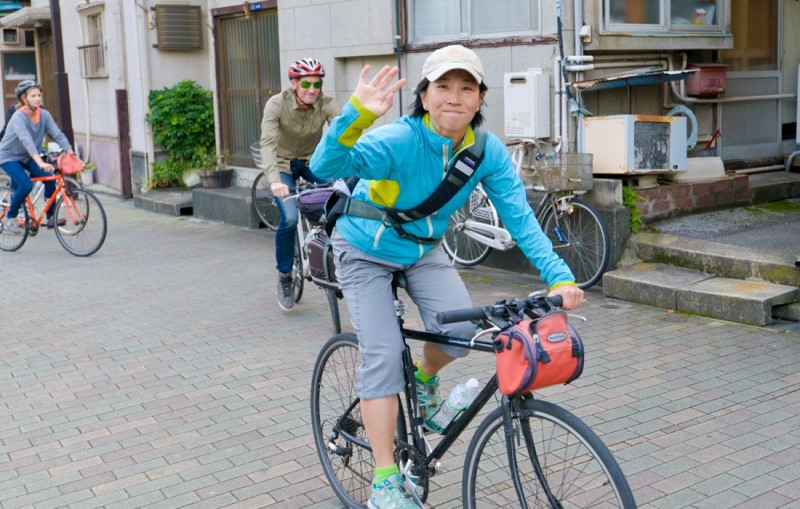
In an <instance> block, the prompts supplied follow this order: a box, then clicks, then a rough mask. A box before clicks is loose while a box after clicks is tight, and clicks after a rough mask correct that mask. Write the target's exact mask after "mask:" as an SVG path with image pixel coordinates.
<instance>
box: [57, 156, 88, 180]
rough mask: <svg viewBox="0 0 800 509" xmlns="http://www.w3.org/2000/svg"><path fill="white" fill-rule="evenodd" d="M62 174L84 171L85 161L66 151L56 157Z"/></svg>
mask: <svg viewBox="0 0 800 509" xmlns="http://www.w3.org/2000/svg"><path fill="white" fill-rule="evenodd" d="M56 166H57V167H58V169H59V170H60V171H61V174H62V175H75V174H77V173H80V172H82V171H83V166H84V165H83V162H82V161H81V160H80V159H78V156H76V155H75V154H69V153H64V154H62V155H60V156H59V157H58V159H56Z"/></svg>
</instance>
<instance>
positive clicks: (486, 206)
mask: <svg viewBox="0 0 800 509" xmlns="http://www.w3.org/2000/svg"><path fill="white" fill-rule="evenodd" d="M467 221H475V222H477V223H482V224H487V225H490V226H499V224H500V219H499V218H498V216H497V211H495V209H494V207H492V204H491V203H490V202H489V198H488V197H487V196H486V194H485V193H484V192H483V190H482V189H481V188H480V187H476V188H475V190H474V191H473V192H472V193H471V194H470V196H469V199H468V200H467V202H466V203H465V204H464V205H463V206H461V207H460V208H459V209H458V210H456V211H455V212H454V213H453V215H452V216H450V223H449V226H448V228H447V231H446V232H445V234H444V238H443V241H444V242H443V245H444V249H445V251H446V252H447V254H448V256H450V258H451V259H453V260H454V261H455V262H456V263H459V264H461V265H465V266H472V265H478V264H479V263H481V262H483V261H484V260H485V259H486V258H487V257H488V256H489V253H490V251H491V248H490V247H489V246H487V245H486V244H484V243H482V242H480V241H479V240H478V239H475V238H473V237H470V236H469V235H467V234H466V233H465V231H464V230H465V226H466V224H467Z"/></svg>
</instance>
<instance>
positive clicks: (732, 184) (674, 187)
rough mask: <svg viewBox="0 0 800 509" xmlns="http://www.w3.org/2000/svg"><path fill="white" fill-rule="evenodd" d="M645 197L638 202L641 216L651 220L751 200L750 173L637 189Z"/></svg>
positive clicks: (744, 202)
mask: <svg viewBox="0 0 800 509" xmlns="http://www.w3.org/2000/svg"><path fill="white" fill-rule="evenodd" d="M635 191H636V194H638V195H639V196H641V197H642V198H643V199H642V200H641V201H639V202H638V203H637V208H638V209H639V211H640V212H641V213H642V219H644V220H645V222H650V221H654V220H658V219H665V218H668V217H672V216H675V215H678V214H679V213H685V212H687V211H691V210H705V209H715V208H724V207H729V206H733V205H742V204H746V203H750V202H751V200H752V191H751V189H750V186H749V184H748V176H747V175H729V176H725V177H722V178H720V179H718V180H705V181H702V182H681V183H675V184H661V185H659V186H658V187H654V188H651V189H635Z"/></svg>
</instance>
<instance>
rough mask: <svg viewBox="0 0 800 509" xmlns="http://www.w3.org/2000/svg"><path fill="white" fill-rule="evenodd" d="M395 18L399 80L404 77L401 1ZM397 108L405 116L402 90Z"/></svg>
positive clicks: (395, 11) (396, 6) (397, 5)
mask: <svg viewBox="0 0 800 509" xmlns="http://www.w3.org/2000/svg"><path fill="white" fill-rule="evenodd" d="M394 17H395V30H397V33H396V34H395V36H394V39H395V51H397V68H398V69H400V72H398V73H397V79H398V80H399V79H400V78H402V77H403V67H402V65H401V64H402V62H401V58H400V57H401V55H402V52H403V41H402V38H401V35H400V0H395V1H394ZM397 96H398V97H397V99H398V100H397V106H398V108H399V110H400V112H399V114H398V116H400V117H402V116H403V91H402V90H401V91H400V93H399V94H397Z"/></svg>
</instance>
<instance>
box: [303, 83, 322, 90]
mask: <svg viewBox="0 0 800 509" xmlns="http://www.w3.org/2000/svg"><path fill="white" fill-rule="evenodd" d="M311 85H314V88H316V89H317V90H319V89H320V88H322V81H313V82H312V81H301V82H300V87H301V88H304V89H306V90H308V89H309V88H311Z"/></svg>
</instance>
